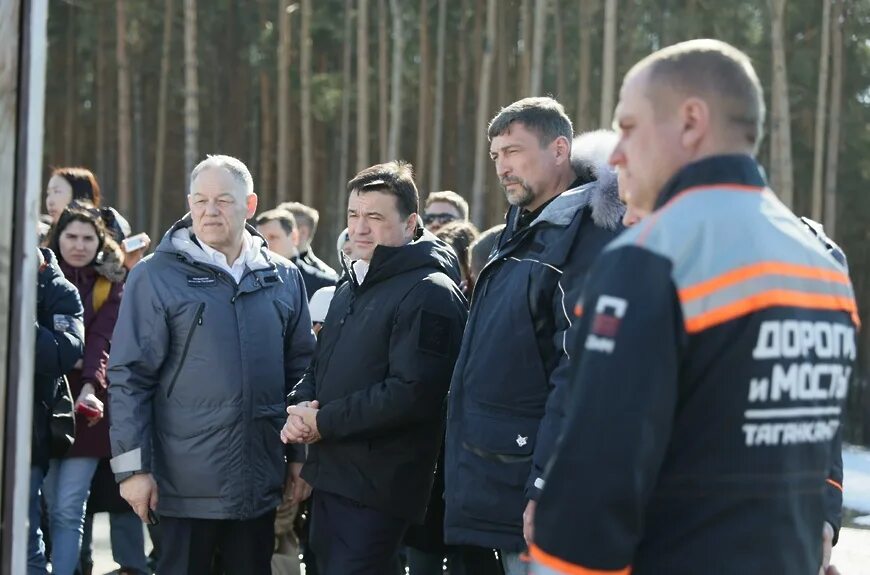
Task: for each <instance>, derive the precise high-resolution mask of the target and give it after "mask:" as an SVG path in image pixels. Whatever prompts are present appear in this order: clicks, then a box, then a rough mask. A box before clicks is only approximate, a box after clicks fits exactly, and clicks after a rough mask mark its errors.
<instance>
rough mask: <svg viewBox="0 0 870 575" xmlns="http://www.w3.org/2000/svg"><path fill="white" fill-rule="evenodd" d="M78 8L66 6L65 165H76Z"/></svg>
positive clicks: (72, 4) (70, 5)
mask: <svg viewBox="0 0 870 575" xmlns="http://www.w3.org/2000/svg"><path fill="white" fill-rule="evenodd" d="M77 10H78V7H77V6H76V5H75V4H74V3H73V2H70V3H69V4H67V8H66V14H67V21H66V50H65V51H66V65H65V66H64V75H65V76H66V86H65V89H66V97H65V98H64V100H65V104H66V110H65V111H64V118H63V120H64V130H63V131H64V133H63V161H64V163H65V164H67V165H69V164H74V163H78V161H79V160H78V158H76V157H75V154H76V152H75V135H76V129H75V121H76V118H77V117H78V94H77V93H76V86H78V77H77V73H76V19H77V18H76V11H77Z"/></svg>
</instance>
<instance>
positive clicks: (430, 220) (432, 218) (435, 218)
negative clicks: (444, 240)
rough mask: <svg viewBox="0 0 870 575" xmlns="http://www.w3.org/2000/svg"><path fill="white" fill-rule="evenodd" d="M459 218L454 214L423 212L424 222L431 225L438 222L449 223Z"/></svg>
mask: <svg viewBox="0 0 870 575" xmlns="http://www.w3.org/2000/svg"><path fill="white" fill-rule="evenodd" d="M456 219H458V218H457V217H456V216H454V215H453V214H423V224H424V225H427V226H428V225H429V224H434V223H435V222H438V223H440V224H447V223H450V222H452V221H454V220H456Z"/></svg>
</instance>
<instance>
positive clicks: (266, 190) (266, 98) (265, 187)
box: [255, 0, 276, 206]
mask: <svg viewBox="0 0 870 575" xmlns="http://www.w3.org/2000/svg"><path fill="white" fill-rule="evenodd" d="M267 2H268V3H271V0H259V1H258V2H257V6H258V8H259V13H260V32H261V33H262V32H263V31H265V30H266V29H267V26H268V25H269V17H268V15H267V13H266V3H267ZM259 69H260V72H259V83H260V170H259V173H258V177H257V181H256V184H255V189H257V190H259V191H258V192H257V194H258V195H259V196H260V202H262V203H263V205H264V206H271V205H274V202H275V199H276V194H275V182H274V179H273V176H274V171H273V166H274V158H275V119H274V110H273V108H272V78H271V76H270V75H269V70H268V68H266V67H265V66H260V67H259Z"/></svg>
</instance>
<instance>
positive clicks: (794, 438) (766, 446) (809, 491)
mask: <svg viewBox="0 0 870 575" xmlns="http://www.w3.org/2000/svg"><path fill="white" fill-rule="evenodd" d="M616 116H617V122H618V125H619V128H620V132H621V135H620V141H619V143H618V144H617V147H616V149H615V150H614V152H613V155H612V156H611V163H612V164H614V165H615V166H617V167H618V169H619V171H620V176H621V182H620V184H621V185H622V184H623V183H624V184H625V185H624V187H625V189H624V192H625V195H626V200H627V202H628V204H629V207H630V208H634V209H636V210H638V211H640V212H652V213H651V214H650V215H649V216H648V217H646V218H645V219H644V220H643V221H642V222H640V223H639V224H637V225H635V226H634V227H632V228H631V229H630V230H628V231H627V232H625V233H624V234H622V235H621V236H620V237H619V238H617V239H616V240H615V241H614V242H612V243H611V244H609V245H608V247H607V248H605V251H604V252H603V253H602V255H601V257H600V258H599V260H598V262H597V263H596V264H595V266H594V267H593V269H592V271H591V272H590V275H589V278H588V280H587V283H586V287H585V293H584V296H583V299H582V301H581V304H580V305H578V310H577V311H578V313H579V314H580V315H581V316H582V319H581V321H580V324H579V330H580V333H579V337H578V338H577V340H576V341H577V345H578V348H579V349H577V350H576V351H575V353H574V354H573V357H575V358H578V360H577V361H578V362H579V364H578V365H577V369H576V372H575V381H574V386H573V391H572V394H573V397H572V399H571V402H570V404H569V407H568V412H569V414H568V419H567V421H566V423H565V426H564V427H563V432H562V437H561V440H560V443H559V446H558V448H557V450H556V454H555V456H554V458H553V460H552V461H551V462H550V465H549V466H548V471H547V473H546V475H545V483H544V487H543V492H542V494H541V497H540V500H539V502H538V506H537V512H536V517H535V524H534V533H533V540H534V543H533V545H532V546H531V548H530V550H531V555H532V561H533V564H532V573H534V574H536V575H543V574H555V573H572V574H583V575H627V574H629V573H632V574H634V575H648V574H668V575H688V574H697V573H704V574H705V575H718V574H723V575H724V574H740V575H753V574H759V575H761V574H765V575H767V574H773V573H776V574H788V575H816V574H817V573H818V570H819V565H820V564H821V559H822V557H821V554H822V549H821V545H820V535H821V533H822V528H823V524H824V520H825V513H824V499H823V489H824V488H823V486H824V485H825V479H826V474H827V471H828V469H829V467H830V465H831V445H832V439H833V438H834V436H835V434H836V433H837V430H838V429H839V426H840V415H841V409H842V404H843V401H844V399H845V396H846V392H847V389H848V385H849V380H850V377H851V369H852V364H853V362H854V359H855V354H856V346H855V332H856V330H857V329H858V325H857V324H858V319H857V310H856V306H855V301H854V297H853V291H852V287H851V284H850V282H849V279H848V276H847V275H846V274H845V273H844V271H843V270H842V268H841V266H840V265H839V264H838V263H837V262H836V261H835V260H834V259H833V258H832V257H831V256H830V255H829V254H828V253H827V252H826V251H825V249H824V248H823V247H822V246H821V244H820V243H819V242H818V240H816V239H815V238H814V237H813V236H812V235H811V234H810V233H809V232H808V231H807V230H806V228H805V227H804V225H803V224H802V223H801V222H800V220H798V219H797V218H796V217H795V216H794V215H793V214H792V213H791V212H790V211H789V210H788V208H786V207H785V206H784V205H783V204H782V203H781V202H780V201H779V200H777V198H776V197H775V196H774V194H773V192H772V191H771V190H769V189H768V188H767V187H766V184H765V180H764V176H763V174H762V172H761V170H760V168H759V167H758V165H757V164H756V162H755V160H754V158H753V156H754V153H755V150H756V147H757V144H758V141H759V140H760V138H761V126H762V125H763V121H764V104H763V96H762V91H761V87H760V85H759V82H758V78H757V76H756V74H755V71H754V70H753V68H752V65H751V63H750V62H749V60H748V58H747V57H746V56H745V55H744V54H743V53H741V52H740V51H738V50H736V49H735V48H733V47H731V46H729V45H727V44H724V43H722V42H718V41H713V40H694V41H690V42H685V43H682V44H677V45H675V46H671V47H669V48H665V49H664V50H661V51H659V52H656V53H654V54H652V55H651V56H649V57H647V58H646V59H644V60H643V61H641V62H640V63H638V64H637V65H636V66H635V67H634V68H632V70H631V71H629V73H628V74H627V75H626V78H625V80H624V82H623V86H622V90H621V93H620V102H619V106H618V108H617V113H616Z"/></svg>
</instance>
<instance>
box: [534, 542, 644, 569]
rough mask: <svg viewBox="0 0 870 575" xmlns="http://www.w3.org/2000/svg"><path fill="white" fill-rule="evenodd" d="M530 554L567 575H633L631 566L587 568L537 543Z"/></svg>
mask: <svg viewBox="0 0 870 575" xmlns="http://www.w3.org/2000/svg"><path fill="white" fill-rule="evenodd" d="M529 554H530V555H531V556H532V559H533V560H534V561H536V562H538V563H540V564H541V565H543V566H544V567H547V568H549V569H555V570H556V571H559V572H560V573H565V575H631V566H629V567H625V568H623V569H617V570H615V571H613V570H609V569H607V570H605V569H587V568H586V567H581V566H580V565H575V564H574V563H568V562H567V561H564V560H562V559H559V558H558V557H555V556H553V555H550V554H549V553H547V552H546V551H543V550H541V548H540V547H538V546H537V545H532V546H531V547H530V548H529Z"/></svg>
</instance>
